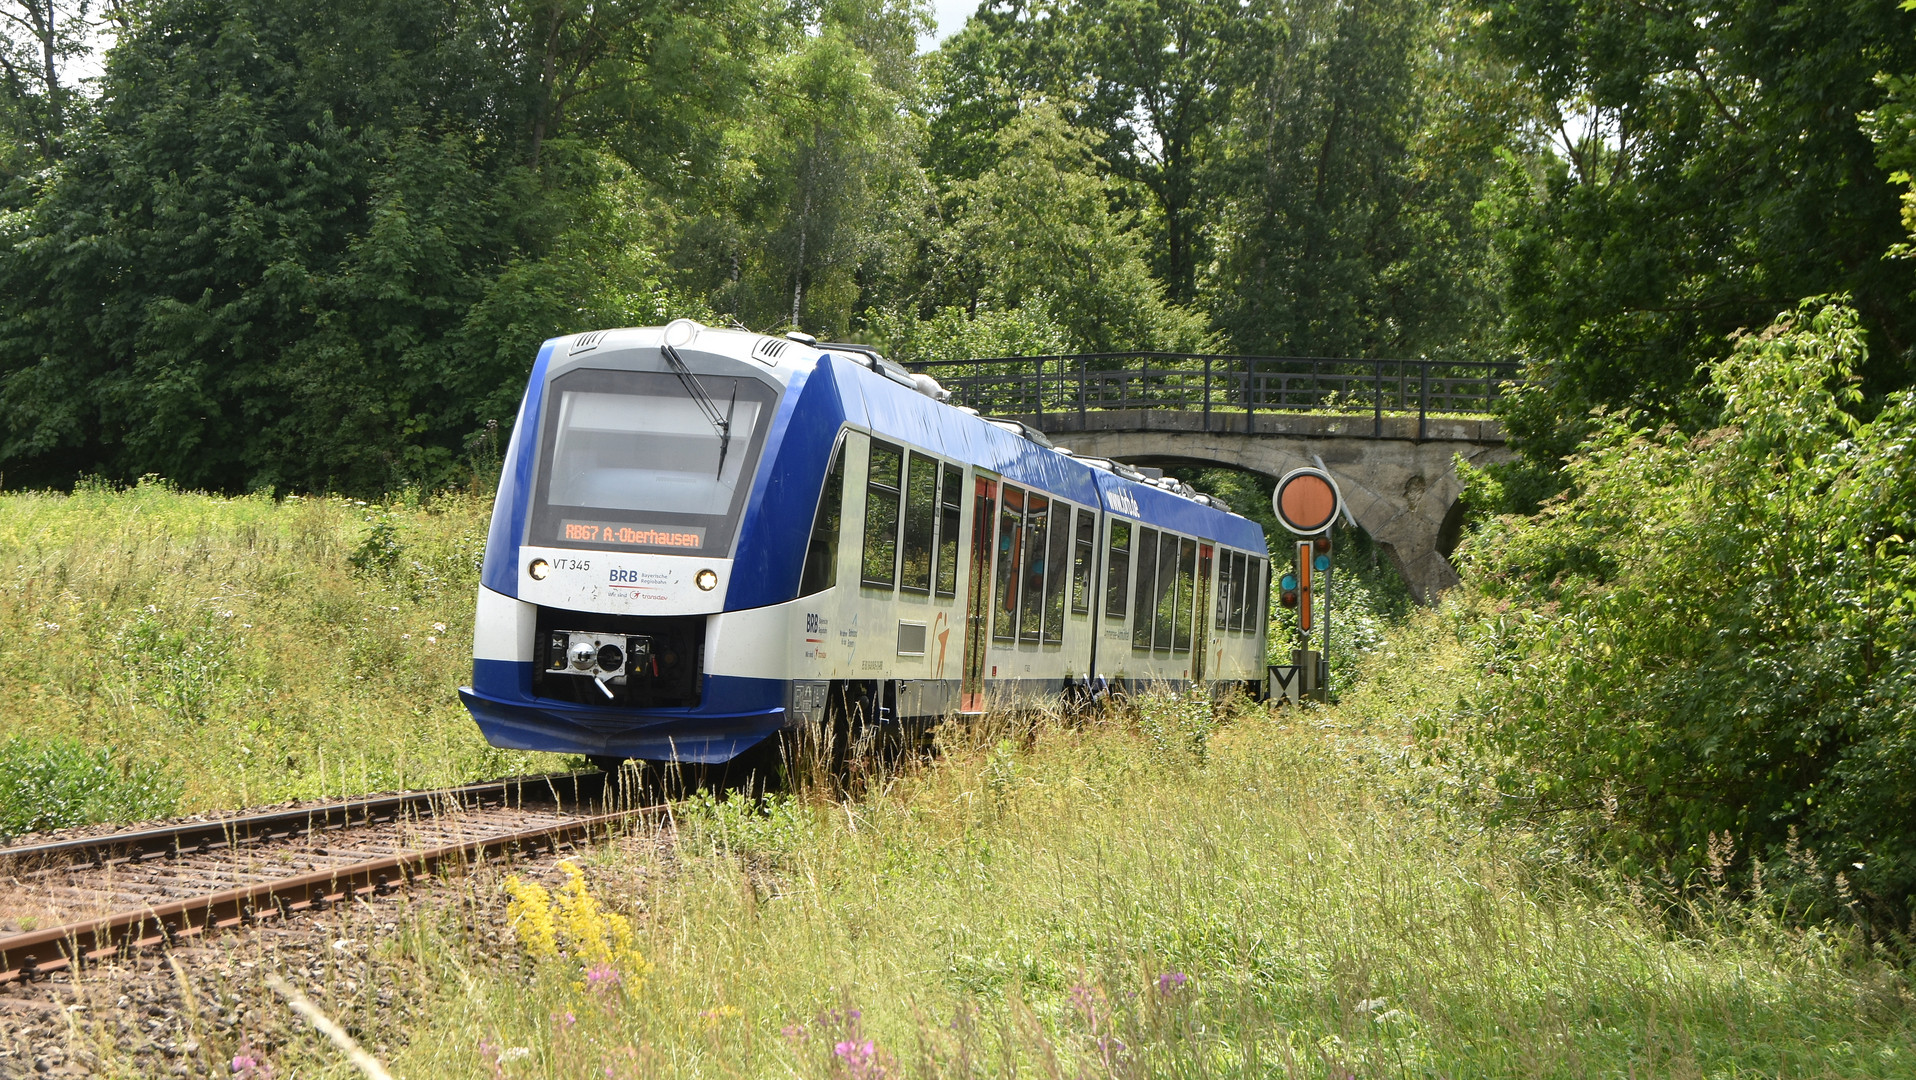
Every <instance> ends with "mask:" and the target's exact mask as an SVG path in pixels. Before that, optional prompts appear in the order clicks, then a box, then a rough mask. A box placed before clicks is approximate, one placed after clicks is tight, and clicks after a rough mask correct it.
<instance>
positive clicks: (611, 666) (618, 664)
mask: <svg viewBox="0 0 1916 1080" xmlns="http://www.w3.org/2000/svg"><path fill="white" fill-rule="evenodd" d="M624 666H625V653H624V652H623V651H621V650H620V649H619V647H618V646H617V645H601V646H599V670H600V671H603V672H606V673H608V674H610V673H611V672H614V671H617V670H619V669H620V668H622V667H624Z"/></svg>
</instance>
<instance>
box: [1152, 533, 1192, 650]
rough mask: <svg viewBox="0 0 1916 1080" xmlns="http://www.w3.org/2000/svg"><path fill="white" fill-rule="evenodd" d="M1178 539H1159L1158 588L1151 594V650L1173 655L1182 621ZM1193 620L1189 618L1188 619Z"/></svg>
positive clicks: (1165, 535)
mask: <svg viewBox="0 0 1916 1080" xmlns="http://www.w3.org/2000/svg"><path fill="white" fill-rule="evenodd" d="M1177 586H1178V538H1177V537H1175V536H1172V535H1171V534H1169V533H1165V534H1164V535H1163V536H1162V537H1160V538H1159V540H1158V580H1157V589H1156V590H1155V591H1154V592H1153V593H1152V594H1151V611H1152V613H1153V618H1152V623H1153V626H1152V629H1151V651H1153V652H1169V651H1170V650H1171V634H1172V632H1173V631H1174V630H1175V629H1176V627H1177V622H1178V608H1177V602H1178V588H1177ZM1186 618H1189V616H1186Z"/></svg>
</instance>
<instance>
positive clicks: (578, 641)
mask: <svg viewBox="0 0 1916 1080" xmlns="http://www.w3.org/2000/svg"><path fill="white" fill-rule="evenodd" d="M571 655H572V666H573V667H575V668H578V669H579V670H580V671H591V670H592V662H593V661H594V660H597V659H598V658H599V650H598V649H596V648H593V646H592V641H591V639H589V638H575V639H574V640H573V642H572V649H571Z"/></svg>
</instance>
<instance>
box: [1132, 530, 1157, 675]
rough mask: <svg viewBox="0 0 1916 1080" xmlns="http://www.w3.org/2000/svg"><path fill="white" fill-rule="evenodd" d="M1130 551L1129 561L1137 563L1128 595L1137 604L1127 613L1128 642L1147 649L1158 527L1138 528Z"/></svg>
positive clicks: (1153, 605)
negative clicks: (1128, 617)
mask: <svg viewBox="0 0 1916 1080" xmlns="http://www.w3.org/2000/svg"><path fill="white" fill-rule="evenodd" d="M1132 551H1133V553H1134V554H1135V558H1134V559H1133V561H1134V562H1136V563H1137V564H1138V581H1137V585H1136V586H1134V587H1133V588H1132V590H1131V595H1132V597H1133V598H1135V599H1136V601H1137V605H1138V606H1137V610H1136V611H1135V612H1133V613H1132V616H1131V645H1132V646H1133V647H1134V648H1139V649H1143V650H1145V651H1147V652H1148V651H1150V649H1151V627H1152V624H1153V622H1154V621H1155V619H1156V614H1155V613H1156V611H1157V603H1158V587H1157V582H1158V531H1157V530H1156V529H1139V530H1138V542H1137V545H1136V546H1135V547H1133V548H1132Z"/></svg>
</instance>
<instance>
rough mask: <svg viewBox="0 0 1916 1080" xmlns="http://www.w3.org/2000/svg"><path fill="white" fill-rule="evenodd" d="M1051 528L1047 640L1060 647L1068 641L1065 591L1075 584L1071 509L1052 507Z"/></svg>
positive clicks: (1060, 505) (1047, 557)
mask: <svg viewBox="0 0 1916 1080" xmlns="http://www.w3.org/2000/svg"><path fill="white" fill-rule="evenodd" d="M1047 528H1048V530H1049V535H1050V537H1051V542H1050V548H1049V550H1048V551H1046V552H1045V559H1044V563H1045V567H1046V568H1047V569H1048V570H1049V571H1050V572H1049V573H1047V574H1046V575H1045V585H1044V639H1045V640H1046V641H1049V642H1053V643H1056V642H1060V641H1063V640H1064V589H1065V585H1066V584H1067V583H1068V582H1069V581H1070V580H1071V574H1070V569H1071V507H1070V506H1069V505H1068V504H1066V503H1059V502H1054V503H1052V504H1051V524H1050V525H1049V526H1048V527H1047Z"/></svg>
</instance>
